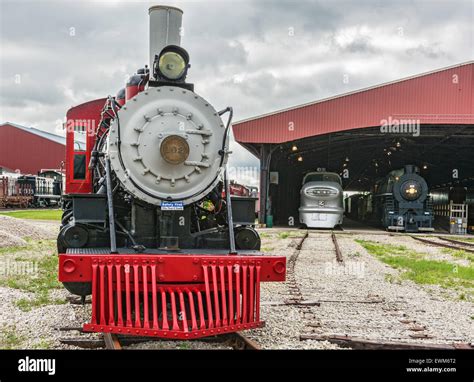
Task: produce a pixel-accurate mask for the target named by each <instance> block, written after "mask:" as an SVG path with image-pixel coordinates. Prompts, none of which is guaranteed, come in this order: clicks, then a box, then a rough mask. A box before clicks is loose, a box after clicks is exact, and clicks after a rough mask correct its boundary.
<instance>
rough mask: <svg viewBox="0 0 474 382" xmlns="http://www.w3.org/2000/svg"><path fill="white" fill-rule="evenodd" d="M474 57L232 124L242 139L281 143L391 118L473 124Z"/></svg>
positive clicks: (375, 124) (235, 135) (238, 138)
mask: <svg viewBox="0 0 474 382" xmlns="http://www.w3.org/2000/svg"><path fill="white" fill-rule="evenodd" d="M473 73H474V61H469V62H466V63H462V64H458V65H454V66H450V67H447V68H442V69H439V70H435V71H431V72H428V73H422V74H418V75H416V76H411V77H408V78H403V79H400V80H397V81H392V82H388V83H384V84H380V85H377V86H372V87H369V88H365V89H361V90H357V91H354V92H350V93H345V94H341V95H337V96H335V97H330V98H325V99H322V100H317V101H314V102H310V103H306V104H302V105H298V106H293V107H290V108H287V109H282V110H277V111H274V112H271V113H267V114H263V115H260V116H256V117H253V118H248V119H245V120H242V121H238V122H236V123H234V124H233V132H234V137H235V139H236V141H237V142H240V143H283V142H288V141H293V140H296V139H301V138H305V137H310V136H316V135H323V134H327V133H333V132H339V131H345V130H351V129H358V128H363V127H371V126H380V125H381V121H382V120H384V119H388V118H389V117H391V118H405V119H409V118H413V119H416V120H418V121H419V123H420V124H436V123H442V124H463V123H464V124H474V92H473V90H474V74H473Z"/></svg>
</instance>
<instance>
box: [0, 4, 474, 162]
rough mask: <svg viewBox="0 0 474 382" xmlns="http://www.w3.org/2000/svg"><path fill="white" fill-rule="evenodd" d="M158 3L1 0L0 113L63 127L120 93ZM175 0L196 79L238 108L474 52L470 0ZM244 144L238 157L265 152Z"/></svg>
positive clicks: (375, 79) (254, 108)
mask: <svg viewBox="0 0 474 382" xmlns="http://www.w3.org/2000/svg"><path fill="white" fill-rule="evenodd" d="M153 3H155V2H138V1H128V2H127V1H115V2H114V1H104V2H101V1H80V2H79V1H1V0H0V53H1V56H0V84H1V91H0V121H5V120H9V121H14V122H18V123H23V124H27V125H31V126H36V127H39V128H42V129H45V130H49V131H56V125H57V123H56V121H57V120H61V119H62V118H64V115H65V114H66V111H67V109H68V108H69V107H71V106H73V105H77V104H79V103H81V102H85V101H88V100H90V99H93V98H99V97H103V96H106V95H108V94H115V93H116V92H117V91H118V90H119V89H120V88H121V87H123V86H124V83H125V79H126V77H127V75H129V74H131V73H133V72H134V71H135V70H136V69H138V68H139V67H142V66H143V65H144V64H146V63H147V62H148V14H147V9H148V7H149V5H151V4H153ZM171 3H172V4H170V5H173V4H174V5H177V6H179V7H181V8H182V9H183V10H184V17H183V22H184V28H185V29H184V37H183V46H184V47H185V48H186V49H187V50H188V51H189V53H190V56H191V63H192V67H191V70H190V76H189V79H190V81H192V82H193V83H195V87H196V91H197V92H198V93H200V94H201V95H202V96H204V97H205V98H206V99H208V100H209V101H210V102H211V103H212V104H214V105H215V107H216V109H221V108H224V107H225V106H227V105H232V106H233V107H234V110H235V117H236V119H237V120H238V119H242V118H246V117H250V116H253V115H257V114H262V113H266V112H269V111H273V110H276V109H279V108H284V107H288V106H293V105H296V104H299V103H303V102H309V101H313V100H316V99H321V98H324V97H328V96H333V95H336V94H340V93H343V92H347V91H352V90H356V89H359V88H362V87H366V86H371V85H375V84H377V83H382V82H386V81H391V80H395V79H397V78H401V77H404V76H409V75H413V74H417V73H420V72H423V71H428V70H433V69H437V68H441V67H444V66H448V65H453V64H456V63H460V62H463V61H467V60H471V59H472V58H473V52H474V47H473V27H472V25H473V22H474V20H473V3H472V2H471V1H469V0H465V1H463V0H460V1H450V2H432V1H425V0H413V1H408V0H406V1H398V2H393V3H390V2H387V1H383V0H378V1H376V0H374V1H368V0H367V1H358V2H353V1H341V0H336V1H329V0H327V1H282V0H275V1H237V2H235V1H232V2H231V1H187V2H186V1H174V2H171ZM18 76H19V77H18ZM18 78H20V79H21V81H20V83H18V81H17V79H18ZM56 132H57V131H56ZM237 151H238V153H236V154H235V155H234V158H235V159H233V160H232V162H231V163H234V165H235V164H239V163H240V164H241V165H242V166H244V165H249V164H252V163H253V164H255V163H256V162H255V160H254V159H253V157H252V156H250V154H247V152H246V151H245V150H242V149H241V150H234V152H237Z"/></svg>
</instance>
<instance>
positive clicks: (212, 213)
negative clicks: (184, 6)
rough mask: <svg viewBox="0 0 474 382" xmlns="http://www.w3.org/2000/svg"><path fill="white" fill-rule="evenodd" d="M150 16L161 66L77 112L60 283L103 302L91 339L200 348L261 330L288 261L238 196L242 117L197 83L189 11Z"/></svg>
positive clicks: (72, 114)
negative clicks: (137, 339)
mask: <svg viewBox="0 0 474 382" xmlns="http://www.w3.org/2000/svg"><path fill="white" fill-rule="evenodd" d="M149 15H150V66H149V67H145V68H143V69H140V70H138V71H137V73H136V74H135V75H133V76H132V77H131V78H130V80H129V81H128V82H127V86H126V88H125V90H123V89H122V90H121V91H119V93H118V94H117V96H116V97H108V98H107V99H106V100H105V102H103V103H101V102H100V100H99V101H92V102H91V103H88V104H87V105H84V106H83V107H82V108H81V107H79V108H77V107H76V108H75V109H74V110H72V109H71V110H70V111H69V112H68V118H67V119H68V121H67V128H68V130H67V142H68V145H67V148H66V152H67V163H66V169H67V170H66V195H65V196H64V213H63V219H62V227H61V231H60V233H59V236H58V251H59V254H60V255H59V279H60V281H61V282H62V283H63V284H64V286H65V288H67V289H68V290H69V291H70V292H71V293H73V294H76V295H79V296H87V295H89V294H92V317H91V320H90V322H89V323H86V324H85V325H84V330H85V331H89V332H109V333H110V332H112V333H123V334H131V335H140V336H155V337H162V338H174V339H177V338H181V339H190V338H198V337H203V336H210V335H216V334H222V333H226V332H233V331H239V330H243V329H250V328H256V327H260V326H262V325H263V324H264V322H263V321H262V320H261V318H260V283H261V282H263V281H283V280H284V279H285V271H286V260H285V258H284V257H265V256H263V255H262V253H261V252H260V251H259V250H260V238H259V235H258V233H257V232H256V231H255V229H254V228H253V227H252V225H253V224H254V220H255V215H254V205H255V198H246V197H245V196H232V193H231V191H230V184H229V183H230V182H229V180H228V176H227V171H226V163H227V160H228V156H229V154H230V151H229V129H230V126H231V121H232V108H230V107H227V108H226V109H223V110H221V111H219V112H217V111H216V110H215V109H214V107H213V106H212V105H211V104H210V103H209V102H208V101H206V100H205V99H204V98H202V97H201V96H199V95H198V94H197V93H196V92H194V85H193V84H191V83H188V82H186V76H187V72H188V68H189V67H190V65H189V55H188V53H187V52H186V51H185V50H184V49H183V48H182V47H181V46H180V34H179V30H180V27H181V17H182V11H181V10H179V9H177V8H174V7H167V6H154V7H151V8H150V9H149ZM100 104H102V105H103V106H102V109H101V111H100V113H97V112H96V113H95V111H94V108H97V105H100ZM94 113H95V114H94ZM98 114H100V117H97V120H98V123H95V122H96V120H95V119H93V118H92V119H93V122H94V123H84V121H85V120H87V119H88V118H89V122H90V118H91V116H94V115H98ZM224 115H227V120H226V122H225V123H224V122H223V120H222V118H221V117H223V116H224ZM84 130H85V136H86V137H87V138H86V149H85V150H84V151H76V150H77V148H76V147H75V146H74V140H75V138H74V137H73V136H74V134H75V133H77V132H81V133H83V132H84ZM233 206H235V207H233ZM245 211H248V213H245ZM236 215H238V218H236Z"/></svg>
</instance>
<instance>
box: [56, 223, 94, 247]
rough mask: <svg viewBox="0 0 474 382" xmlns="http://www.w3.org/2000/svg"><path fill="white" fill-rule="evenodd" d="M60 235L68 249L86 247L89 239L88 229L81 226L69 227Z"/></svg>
mask: <svg viewBox="0 0 474 382" xmlns="http://www.w3.org/2000/svg"><path fill="white" fill-rule="evenodd" d="M59 235H60V236H61V239H62V241H63V242H64V244H65V246H66V247H67V248H81V247H84V246H85V245H86V244H87V240H88V238H89V234H88V233H87V229H86V228H84V227H82V226H80V225H67V226H65V227H64V228H63V229H62V230H61V232H60V234H59Z"/></svg>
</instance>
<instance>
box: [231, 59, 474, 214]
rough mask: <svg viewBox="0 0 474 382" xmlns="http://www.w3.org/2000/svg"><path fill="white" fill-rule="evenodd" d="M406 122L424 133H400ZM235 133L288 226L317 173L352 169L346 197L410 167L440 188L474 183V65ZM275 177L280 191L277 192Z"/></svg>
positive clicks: (248, 123) (278, 115)
mask: <svg viewBox="0 0 474 382" xmlns="http://www.w3.org/2000/svg"><path fill="white" fill-rule="evenodd" d="M402 121H403V122H406V121H408V123H409V124H412V125H413V126H414V127H417V128H418V131H416V132H415V131H405V133H403V132H401V131H400V129H399V130H398V131H397V130H394V129H393V126H396V125H397V124H398V123H399V122H402ZM408 123H407V124H408ZM399 125H402V124H401V123H400V124H399ZM387 126H389V127H390V128H389V129H387ZM384 128H385V130H384ZM233 131H234V137H235V139H236V141H237V142H239V143H241V144H242V145H243V146H245V147H246V148H247V149H248V150H249V151H250V152H252V153H253V154H254V155H255V156H257V157H258V158H259V159H260V169H261V177H260V190H261V195H269V197H270V198H268V197H267V198H261V206H260V210H261V211H266V214H270V213H271V214H272V215H275V214H276V215H277V216H278V217H279V218H280V221H284V220H286V219H287V218H288V217H291V216H294V215H295V214H297V203H298V201H299V186H300V185H301V179H302V177H303V175H304V173H305V172H307V171H311V170H313V171H314V170H315V169H316V168H321V167H323V168H325V169H327V170H328V171H334V172H337V173H342V171H343V170H350V174H351V176H350V178H348V179H346V180H345V184H344V186H345V189H346V190H368V189H369V188H370V186H371V185H373V183H374V180H375V179H377V178H379V177H380V176H382V174H384V173H386V172H388V171H390V170H391V169H394V168H398V166H403V165H404V164H407V163H413V164H417V165H420V167H421V168H422V169H423V170H424V171H425V174H424V175H425V176H426V177H427V178H428V179H429V181H430V183H431V184H432V185H442V184H443V183H447V182H449V181H451V180H452V178H451V174H452V171H453V170H454V169H456V170H458V172H459V173H460V174H461V176H460V181H461V180H462V181H466V182H472V180H473V179H474V165H473V163H474V153H473V152H474V150H473V149H472V148H473V147H474V62H473V61H471V62H467V63H463V64H459V65H455V66H452V67H448V68H443V69H440V70H436V71H433V72H429V73H424V74H421V75H417V76H413V77H409V78H404V79H401V80H398V81H393V82H390V83H385V84H382V85H378V86H373V87H370V88H367V89H362V90H359V91H354V92H351V93H347V94H342V95H339V96H335V97H331V98H327V99H323V100H318V101H315V102H310V103H307V104H304V105H299V106H295V107H291V108H287V109H284V110H279V111H275V112H272V113H268V114H264V115H261V116H257V117H253V118H249V119H246V120H243V121H239V122H237V123H235V124H234V125H233ZM270 171H272V172H273V171H275V172H278V175H279V184H278V185H274V184H272V185H269V172H270ZM269 199H270V200H271V204H272V205H269V204H268V200H269ZM285 200H286V201H288V200H294V201H295V203H293V204H294V205H293V204H292V205H291V206H289V207H288V202H285ZM266 203H267V204H266ZM295 211H296V212H295ZM277 220H278V219H277ZM260 221H261V222H264V221H265V214H262V216H261V217H260Z"/></svg>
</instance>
